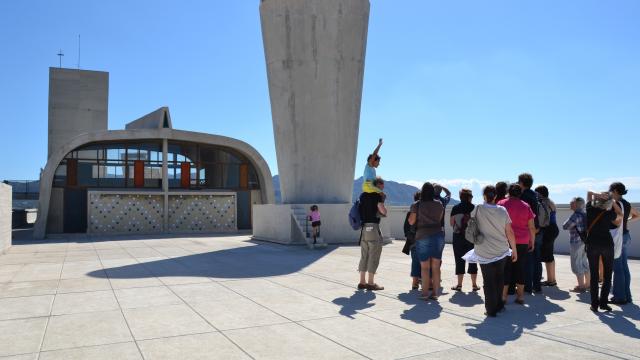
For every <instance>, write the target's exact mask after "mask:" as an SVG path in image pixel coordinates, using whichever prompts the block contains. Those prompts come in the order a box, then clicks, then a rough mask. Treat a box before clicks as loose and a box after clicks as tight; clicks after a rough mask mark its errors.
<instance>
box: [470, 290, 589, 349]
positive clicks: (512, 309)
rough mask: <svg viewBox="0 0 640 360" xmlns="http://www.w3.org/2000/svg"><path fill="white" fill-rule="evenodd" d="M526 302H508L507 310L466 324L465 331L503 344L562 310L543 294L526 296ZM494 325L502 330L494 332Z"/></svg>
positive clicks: (475, 336) (515, 338)
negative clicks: (492, 316) (523, 303)
mask: <svg viewBox="0 0 640 360" xmlns="http://www.w3.org/2000/svg"><path fill="white" fill-rule="evenodd" d="M511 301H513V300H511ZM526 302H527V304H526V305H525V306H522V305H519V304H515V303H511V302H510V303H508V304H507V307H506V309H507V310H506V311H504V312H501V313H499V314H498V316H497V317H496V318H485V320H484V321H483V322H481V323H479V324H473V323H469V324H466V325H467V326H469V328H468V329H467V330H466V331H467V333H468V334H469V335H470V336H472V337H474V338H476V339H479V340H483V341H486V342H489V343H491V344H493V345H504V344H505V343H507V342H509V341H514V340H517V339H519V338H520V337H521V336H522V335H523V334H524V332H525V331H526V330H534V329H536V328H537V327H538V325H541V324H543V323H545V322H546V321H547V315H551V314H554V313H560V312H563V311H564V308H563V307H561V306H559V305H557V304H555V303H552V302H551V301H549V300H548V299H547V297H546V296H544V295H543V296H540V295H538V296H528V297H526ZM587 311H588V309H587ZM496 327H500V328H502V329H503V330H502V331H500V332H499V333H498V334H496V331H495V330H496Z"/></svg>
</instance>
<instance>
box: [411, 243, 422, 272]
mask: <svg viewBox="0 0 640 360" xmlns="http://www.w3.org/2000/svg"><path fill="white" fill-rule="evenodd" d="M421 276H422V274H421V270H420V260H419V259H418V251H417V250H416V247H415V246H414V247H412V248H411V277H415V278H420V277H421Z"/></svg>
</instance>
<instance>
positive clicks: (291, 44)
mask: <svg viewBox="0 0 640 360" xmlns="http://www.w3.org/2000/svg"><path fill="white" fill-rule="evenodd" d="M260 19H261V21H262V36H263V42H264V48H265V57H266V63H267V75H268V79H269V95H270V98H271V115H272V120H273V129H274V136H275V142H276V154H277V158H278V171H279V175H280V189H281V192H282V203H283V204H284V205H278V206H263V207H260V206H257V207H254V213H253V219H255V220H254V221H255V223H254V228H253V234H254V237H255V238H258V239H264V240H270V241H276V242H280V243H297V242H303V241H304V236H305V231H304V229H303V226H304V225H303V223H302V222H301V221H300V219H299V217H300V216H299V215H300V214H299V213H300V212H302V211H303V210H302V209H308V208H309V205H310V204H318V205H319V206H320V208H321V210H320V211H321V213H322V223H323V226H322V236H323V238H324V239H325V240H326V241H327V242H329V243H339V242H355V241H357V237H358V234H359V233H358V232H356V231H353V230H352V229H351V228H350V227H349V225H348V222H347V218H346V216H347V214H348V212H349V207H350V203H351V196H352V188H353V175H354V168H355V160H356V148H357V144H358V127H359V122H360V103H361V99H362V81H363V76H364V60H365V50H366V43H367V28H368V22H369V1H368V0H326V1H315V0H299V1H290V0H265V1H262V2H261V3H260Z"/></svg>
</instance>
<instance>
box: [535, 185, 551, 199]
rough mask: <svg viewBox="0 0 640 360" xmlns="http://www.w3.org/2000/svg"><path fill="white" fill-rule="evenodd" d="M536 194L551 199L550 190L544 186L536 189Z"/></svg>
mask: <svg viewBox="0 0 640 360" xmlns="http://www.w3.org/2000/svg"><path fill="white" fill-rule="evenodd" d="M536 192H537V193H538V194H540V195H542V197H544V198H548V197H549V189H548V188H547V187H546V186H544V185H540V186H538V187H537V188H536Z"/></svg>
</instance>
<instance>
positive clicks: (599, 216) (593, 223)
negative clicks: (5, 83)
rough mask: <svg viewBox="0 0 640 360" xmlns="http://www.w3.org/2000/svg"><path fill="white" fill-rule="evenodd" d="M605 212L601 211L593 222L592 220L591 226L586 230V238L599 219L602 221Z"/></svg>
mask: <svg viewBox="0 0 640 360" xmlns="http://www.w3.org/2000/svg"><path fill="white" fill-rule="evenodd" d="M605 212H606V211H603V212H601V213H600V214H598V216H596V218H595V220H593V222H592V223H591V225H589V228H588V229H587V236H589V234H590V233H591V229H593V227H594V226H595V225H596V224H597V223H598V221H600V219H602V217H603V216H604V213H605Z"/></svg>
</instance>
